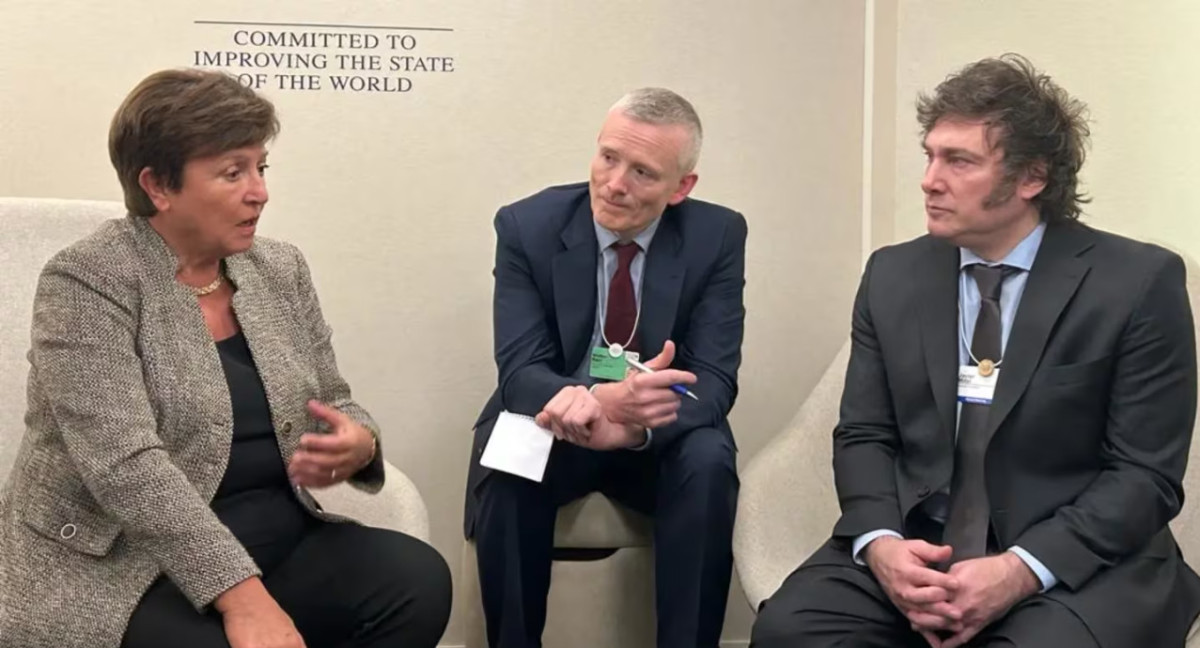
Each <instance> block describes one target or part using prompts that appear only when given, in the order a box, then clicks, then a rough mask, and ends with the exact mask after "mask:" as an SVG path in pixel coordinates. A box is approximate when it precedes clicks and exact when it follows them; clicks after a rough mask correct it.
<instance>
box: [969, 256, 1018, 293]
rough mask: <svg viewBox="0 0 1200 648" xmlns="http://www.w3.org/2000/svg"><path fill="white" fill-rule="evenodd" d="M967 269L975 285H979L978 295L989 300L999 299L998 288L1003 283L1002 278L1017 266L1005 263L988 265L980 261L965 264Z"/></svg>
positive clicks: (999, 288)
mask: <svg viewBox="0 0 1200 648" xmlns="http://www.w3.org/2000/svg"><path fill="white" fill-rule="evenodd" d="M967 271H968V272H970V273H971V276H972V277H973V278H974V279H975V285H977V286H979V296H980V298H981V299H987V300H991V301H1000V290H1001V288H1002V287H1003V284H1004V278H1005V277H1007V276H1009V275H1011V274H1013V273H1015V272H1016V271H1017V268H1014V267H1012V266H1006V265H994V266H989V265H985V264H982V263H975V264H972V265H969V266H967Z"/></svg>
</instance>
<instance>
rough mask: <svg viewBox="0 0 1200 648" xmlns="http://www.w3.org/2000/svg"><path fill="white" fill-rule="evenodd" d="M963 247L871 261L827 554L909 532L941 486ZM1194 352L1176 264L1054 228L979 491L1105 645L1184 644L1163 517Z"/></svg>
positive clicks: (1185, 416)
mask: <svg viewBox="0 0 1200 648" xmlns="http://www.w3.org/2000/svg"><path fill="white" fill-rule="evenodd" d="M958 267H959V251H958V248H956V247H954V246H953V245H950V244H949V243H947V242H945V241H941V240H938V239H935V238H932V237H928V236H926V237H923V238H920V239H917V240H914V241H911V242H908V243H904V244H901V245H897V246H894V247H890V248H884V249H881V250H879V251H877V252H876V253H875V254H874V255H873V256H872V257H871V259H870V261H869V262H868V264H867V268H866V271H865V272H864V275H863V279H862V283H861V286H860V288H859V292H858V296H857V299H856V302H855V307H854V316H853V333H852V343H853V344H852V352H851V357H850V364H849V368H848V372H847V376H846V386H845V392H844V394H843V398H842V408H841V420H840V422H839V424H838V426H837V429H836V431H835V432H834V471H835V477H836V484H837V491H838V498H839V500H840V503H841V507H842V516H841V518H840V519H839V520H838V522H837V525H836V526H835V528H834V540H835V544H839V546H841V547H842V548H843V549H844V548H848V547H849V545H850V541H851V540H852V539H853V538H854V537H855V536H857V535H859V534H861V533H864V532H867V531H871V530H874V529H894V530H896V531H900V532H904V531H905V527H906V520H907V517H908V515H909V513H910V512H911V511H912V510H913V508H914V507H915V506H916V505H917V504H919V503H920V502H922V501H923V500H924V499H926V498H927V497H929V496H930V495H931V494H932V493H934V492H936V491H938V490H939V489H942V488H946V487H948V485H949V482H950V476H951V473H952V471H953V456H954V455H953V453H954V440H955V429H956V422H955V421H956V417H955V400H956V389H957V366H958V357H959V356H958V344H959V341H958V334H957V328H956V325H957V321H958V320H957V316H958V315H957V302H958V284H957V278H958ZM1196 388H1197V385H1196V347H1195V332H1194V327H1193V322H1192V313H1191V309H1190V307H1189V304H1188V297H1187V293H1186V290H1185V271H1184V265H1183V262H1182V260H1181V259H1180V258H1179V257H1178V256H1177V255H1175V254H1173V253H1171V252H1168V251H1167V250H1164V249H1162V248H1159V247H1156V246H1153V245H1148V244H1143V243H1138V242H1135V241H1132V240H1129V239H1125V238H1121V237H1119V236H1115V235H1112V234H1107V233H1103V232H1100V231H1097V230H1093V229H1091V228H1088V227H1086V226H1083V225H1080V224H1076V223H1065V224H1060V225H1051V226H1049V227H1047V229H1046V232H1045V238H1044V239H1043V241H1042V245H1041V248H1040V249H1039V251H1038V253H1037V257H1036V259H1035V261H1034V264H1033V268H1032V270H1031V271H1030V274H1029V277H1028V282H1027V284H1026V287H1025V291H1024V294H1023V295H1022V299H1021V302H1020V305H1019V307H1018V310H1017V312H1016V317H1015V320H1014V322H1013V325H1012V330H1011V332H1010V334H1009V341H1008V345H1007V348H1006V351H1005V355H1004V362H1003V365H1002V368H1001V374H1000V378H999V382H998V384H997V387H996V393H995V398H994V401H993V403H992V407H991V413H990V415H989V423H988V431H989V433H990V434H991V439H990V442H989V446H988V451H987V458H986V466H987V489H988V495H989V499H990V504H991V507H992V511H991V523H992V527H993V530H994V532H995V534H996V536H997V538H998V539H999V541H1000V546H1001V547H1009V546H1012V545H1019V546H1021V547H1022V548H1024V549H1026V550H1028V551H1029V552H1030V553H1031V554H1033V556H1035V557H1036V558H1037V559H1038V560H1040V561H1042V562H1043V563H1044V564H1045V565H1046V567H1047V568H1049V569H1050V570H1051V571H1052V572H1053V573H1054V574H1055V576H1056V577H1057V578H1058V579H1059V581H1060V585H1059V586H1058V587H1056V588H1054V589H1053V590H1051V592H1050V593H1049V595H1050V596H1051V597H1054V598H1058V599H1060V600H1062V601H1063V602H1064V603H1066V604H1067V605H1068V606H1069V607H1071V608H1072V609H1073V610H1074V611H1075V612H1076V614H1078V615H1079V616H1080V618H1082V619H1083V620H1084V622H1085V623H1087V625H1088V626H1089V628H1090V629H1091V630H1092V632H1093V634H1095V636H1096V637H1097V638H1098V639H1099V640H1100V643H1101V644H1102V645H1104V646H1106V647H1108V646H1135V645H1139V646H1140V645H1155V646H1159V645H1162V646H1166V645H1182V640H1181V639H1180V640H1179V643H1166V642H1165V641H1163V640H1164V638H1166V639H1167V640H1172V641H1173V639H1174V638H1176V637H1182V636H1183V632H1185V631H1186V628H1187V626H1188V624H1190V623H1191V620H1192V618H1194V617H1195V615H1196V611H1197V609H1198V606H1200V582H1198V581H1197V578H1196V575H1195V573H1194V572H1192V571H1191V569H1190V568H1189V567H1187V565H1185V564H1184V562H1183V560H1182V558H1181V557H1180V555H1179V550H1178V548H1177V546H1176V544H1175V540H1174V538H1173V537H1172V535H1171V532H1170V530H1169V529H1168V527H1167V523H1168V522H1169V521H1170V520H1171V519H1172V518H1173V517H1174V516H1175V515H1176V514H1177V513H1178V512H1179V509H1180V506H1181V504H1182V501H1183V488H1182V483H1181V482H1182V479H1183V474H1184V468H1185V466H1186V463H1187V456H1188V449H1189V445H1190V442H1191V436H1192V427H1193V424H1194V420H1195V414H1196Z"/></svg>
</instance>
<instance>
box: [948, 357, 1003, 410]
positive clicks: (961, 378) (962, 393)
mask: <svg viewBox="0 0 1200 648" xmlns="http://www.w3.org/2000/svg"><path fill="white" fill-rule="evenodd" d="M981 365H982V363H981ZM983 373H984V372H982V371H980V367H974V366H971V365H960V366H959V367H958V402H960V403H974V404H976V405H991V404H992V396H993V395H994V394H995V393H996V380H998V379H999V378H1000V367H992V368H991V371H988V372H987V375H986V376H985V375H983Z"/></svg>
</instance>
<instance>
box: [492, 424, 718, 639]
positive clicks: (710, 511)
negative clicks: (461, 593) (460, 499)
mask: <svg viewBox="0 0 1200 648" xmlns="http://www.w3.org/2000/svg"><path fill="white" fill-rule="evenodd" d="M735 454H736V452H735V450H734V447H733V442H732V440H731V439H730V437H729V436H728V435H727V434H726V433H724V432H722V431H720V430H717V429H715V428H701V429H697V430H692V431H691V432H689V433H687V434H684V435H681V436H680V437H679V438H678V439H677V440H675V441H674V442H672V443H671V444H670V445H668V446H667V447H665V448H662V449H661V450H657V451H645V452H634V451H628V450H620V451H615V452H595V451H591V450H586V449H584V448H580V447H579V446H575V445H571V444H569V443H565V442H559V441H556V442H555V444H554V449H553V450H552V451H551V453H550V462H549V464H548V465H547V468H546V476H545V478H544V479H543V481H542V483H540V484H539V483H536V482H532V481H529V480H527V479H523V478H521V477H515V476H512V475H508V474H505V473H500V472H493V473H491V474H490V475H488V476H487V477H486V478H485V479H484V480H483V482H482V483H481V484H480V485H479V490H478V498H479V504H478V510H477V513H476V518H475V536H474V537H475V541H476V551H477V555H478V559H479V580H480V589H481V590H482V594H483V609H484V614H485V616H486V619H487V636H488V644H489V645H490V646H491V647H492V648H528V647H535V646H541V635H542V629H543V628H544V627H545V624H546V596H547V594H548V593H549V591H550V564H551V559H552V554H553V549H554V521H555V517H556V515H557V512H558V507H560V506H562V505H563V504H566V503H567V502H570V501H571V500H574V499H577V498H579V497H582V496H583V495H586V494H587V493H589V492H592V491H600V492H601V493H604V494H605V495H607V496H609V497H611V498H613V499H614V500H616V501H618V502H620V503H622V504H624V505H626V506H628V507H630V508H632V509H634V510H637V511H641V512H643V513H646V514H648V515H651V516H653V518H654V548H655V568H654V569H655V573H654V577H655V586H656V588H657V596H656V605H655V607H656V612H657V615H658V645H659V646H660V647H662V648H667V647H670V648H676V647H678V648H685V647H686V648H716V646H717V643H718V641H719V640H720V636H721V625H722V622H723V621H724V618H725V602H726V599H727V597H728V595H729V578H730V573H731V570H732V565H733V553H732V548H731V543H732V537H733V520H734V514H735V511H736V508H737V493H738V477H737V465H736V461H735ZM611 621H612V623H621V619H612V620H611Z"/></svg>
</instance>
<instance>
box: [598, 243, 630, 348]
mask: <svg viewBox="0 0 1200 648" xmlns="http://www.w3.org/2000/svg"><path fill="white" fill-rule="evenodd" d="M612 248H613V249H614V250H616V252H617V271H616V272H615V273H613V277H612V282H610V283H609V285H608V306H607V307H606V309H605V316H604V337H605V338H606V339H607V340H608V343H609V344H620V345H623V346H624V347H625V348H626V349H628V350H630V351H637V350H638V341H637V339H636V337H634V335H633V328H634V326H635V325H636V322H637V299H636V298H635V297H634V295H633V273H631V272H630V266H632V265H633V259H634V257H636V256H637V253H638V246H637V244H636V243H634V242H632V241H630V242H628V243H613V245H612ZM626 342H628V344H626Z"/></svg>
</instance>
